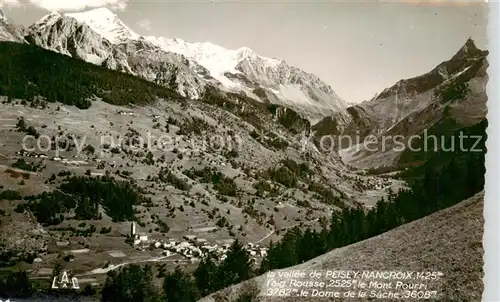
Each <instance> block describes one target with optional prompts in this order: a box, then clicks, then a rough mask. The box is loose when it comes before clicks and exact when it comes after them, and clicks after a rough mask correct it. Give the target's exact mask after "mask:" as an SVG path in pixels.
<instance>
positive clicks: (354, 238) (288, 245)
mask: <svg viewBox="0 0 500 302" xmlns="http://www.w3.org/2000/svg"><path fill="white" fill-rule="evenodd" d="M486 127H487V122H486V120H485V121H483V122H481V123H479V124H477V125H475V126H472V127H469V128H465V129H462V130H460V131H457V132H455V133H454V134H453V135H455V136H457V137H458V135H460V133H462V134H463V135H467V136H468V137H471V136H474V137H481V138H482V139H481V141H480V142H479V143H478V144H477V145H476V146H475V148H474V149H473V150H481V151H480V152H479V151H477V152H474V151H472V150H471V148H472V146H473V145H474V144H476V139H474V140H469V141H467V142H464V147H465V148H463V149H462V150H460V149H457V150H454V151H448V152H446V151H438V152H436V153H434V154H433V155H432V156H430V157H429V158H428V159H427V161H426V162H425V163H424V164H423V165H422V166H419V167H414V168H410V169H408V170H406V171H405V172H403V173H401V175H400V177H402V178H403V179H406V180H407V181H408V183H409V184H410V186H411V188H410V189H407V190H401V191H400V192H398V194H395V193H393V192H390V194H389V196H388V198H387V199H384V198H382V199H381V200H379V201H378V202H377V204H376V206H375V207H374V208H372V209H370V210H369V211H366V210H365V209H363V208H361V207H358V208H344V209H342V211H340V212H334V213H333V215H332V217H331V220H330V225H329V227H328V228H326V229H323V230H321V231H319V232H318V231H311V230H309V229H307V230H305V231H302V230H300V229H298V228H294V229H292V230H290V231H289V232H287V233H286V234H285V235H284V237H283V238H282V239H281V240H280V241H279V242H278V243H275V244H273V243H271V246H270V247H269V250H268V254H267V256H266V258H265V259H264V260H263V261H262V264H261V267H260V269H259V272H260V273H264V272H266V271H268V270H273V269H279V268H285V267H289V266H293V265H296V264H299V263H302V262H304V261H307V260H310V259H312V258H314V257H317V256H319V255H321V254H324V253H326V252H328V251H329V250H332V249H335V248H340V247H343V246H346V245H349V244H353V243H355V242H358V241H361V240H364V239H368V238H370V237H373V236H376V235H379V234H382V233H384V232H387V231H389V230H391V229H393V228H395V227H398V226H400V225H402V224H405V223H408V222H411V221H414V220H416V219H419V218H422V217H424V216H427V215H429V214H432V213H434V212H436V211H439V210H442V209H445V208H447V207H449V206H452V205H454V204H457V203H459V202H461V201H462V200H464V199H467V198H469V197H471V196H473V195H474V194H475V193H477V192H480V191H481V190H483V188H484V173H485V166H484V156H485V152H486V146H485V141H486ZM465 150H467V151H465Z"/></svg>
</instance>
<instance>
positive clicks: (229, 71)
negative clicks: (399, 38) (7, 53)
mask: <svg viewBox="0 0 500 302" xmlns="http://www.w3.org/2000/svg"><path fill="white" fill-rule="evenodd" d="M2 20H5V21H3V22H4V23H2V28H3V29H2V31H1V32H2V33H3V32H5V33H3V34H2V36H0V39H2V40H8V41H22V40H24V39H26V40H27V41H28V42H29V43H33V44H36V45H39V46H41V47H44V48H46V49H49V50H52V51H56V52H59V53H62V54H65V55H68V56H72V57H75V58H78V59H82V60H85V61H87V62H91V63H94V64H98V65H104V66H106V67H108V68H111V69H114V70H119V71H123V72H127V73H131V74H133V75H137V76H140V77H142V78H145V79H147V80H149V81H152V82H155V83H158V84H161V85H165V86H167V87H169V88H173V89H175V90H177V91H178V92H179V93H180V94H181V95H183V96H186V97H190V98H195V99H196V98H200V97H202V95H203V94H204V93H205V92H206V90H207V87H209V86H213V87H217V88H219V89H221V90H223V91H228V92H235V93H243V94H245V95H247V96H249V97H252V98H254V99H257V100H259V101H261V102H265V103H274V104H282V105H285V106H287V107H290V108H292V109H294V110H296V111H298V112H299V113H300V114H301V115H303V116H305V117H307V118H309V119H311V120H312V121H316V120H318V119H320V118H321V117H324V116H328V115H330V114H332V113H334V112H338V111H340V110H343V109H345V108H346V107H347V104H346V102H345V101H344V100H342V99H341V98H340V97H339V96H338V95H337V94H336V93H335V92H334V91H333V89H332V88H331V87H330V86H329V85H327V84H326V83H324V82H323V81H322V80H321V79H319V78H318V77H317V76H315V75H313V74H311V73H307V72H305V71H303V70H301V69H299V68H296V67H293V66H290V65H289V64H288V63H286V62H285V61H283V60H279V59H274V58H266V57H263V56H260V55H258V54H256V53H255V52H253V51H252V50H251V49H249V48H247V47H242V48H239V49H237V50H229V49H225V48H223V47H221V46H218V45H214V44H212V43H209V42H204V43H189V42H186V41H183V40H181V39H176V38H173V39H171V38H166V37H153V36H141V35H139V34H137V33H135V32H134V31H133V30H131V29H130V28H129V27H128V26H127V25H126V24H124V23H123V22H122V21H121V20H120V19H119V17H118V16H117V15H116V14H114V13H113V12H112V11H110V10H109V9H107V8H97V9H93V10H89V11H86V12H80V13H62V12H58V11H56V12H52V13H50V14H48V15H46V16H44V17H43V18H41V19H40V20H38V21H37V22H35V23H34V24H32V25H31V26H29V27H28V28H27V29H26V30H23V31H17V32H16V31H14V29H15V26H13V25H12V24H11V23H9V22H8V21H6V19H5V18H3V19H2Z"/></svg>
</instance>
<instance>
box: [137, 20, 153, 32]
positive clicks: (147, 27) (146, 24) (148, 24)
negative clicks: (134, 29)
mask: <svg viewBox="0 0 500 302" xmlns="http://www.w3.org/2000/svg"><path fill="white" fill-rule="evenodd" d="M137 25H139V26H140V27H141V28H143V29H145V30H147V31H151V20H149V19H142V20H141V21H139V22H137Z"/></svg>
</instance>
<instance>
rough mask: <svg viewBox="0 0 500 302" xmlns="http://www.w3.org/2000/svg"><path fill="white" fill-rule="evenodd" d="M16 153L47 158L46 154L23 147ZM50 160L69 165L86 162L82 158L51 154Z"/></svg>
mask: <svg viewBox="0 0 500 302" xmlns="http://www.w3.org/2000/svg"><path fill="white" fill-rule="evenodd" d="M16 155H19V156H24V157H34V158H43V159H45V158H49V157H48V156H47V155H46V154H43V153H40V154H39V153H35V152H29V151H26V150H24V149H22V150H21V151H18V152H16ZM73 157H74V158H77V157H78V155H74V156H73ZM50 160H51V161H57V162H61V163H63V164H69V165H77V166H78V165H85V164H87V162H86V161H84V160H70V159H68V158H66V157H64V156H53V157H51V158H50Z"/></svg>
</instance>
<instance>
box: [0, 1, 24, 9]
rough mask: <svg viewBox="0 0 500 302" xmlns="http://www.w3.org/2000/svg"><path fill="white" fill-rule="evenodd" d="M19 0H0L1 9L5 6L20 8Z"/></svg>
mask: <svg viewBox="0 0 500 302" xmlns="http://www.w3.org/2000/svg"><path fill="white" fill-rule="evenodd" d="M20 4H21V3H19V0H0V8H2V7H4V6H19V5H20Z"/></svg>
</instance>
